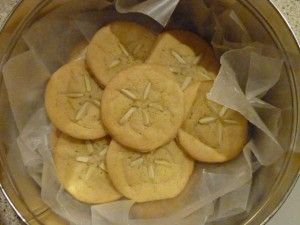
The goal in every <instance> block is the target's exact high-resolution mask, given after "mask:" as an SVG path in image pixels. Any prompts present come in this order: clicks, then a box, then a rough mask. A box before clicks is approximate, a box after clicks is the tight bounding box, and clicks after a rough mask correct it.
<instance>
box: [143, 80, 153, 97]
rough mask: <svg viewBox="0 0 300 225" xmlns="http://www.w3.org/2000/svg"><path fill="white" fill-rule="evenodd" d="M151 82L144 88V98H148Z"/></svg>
mask: <svg viewBox="0 0 300 225" xmlns="http://www.w3.org/2000/svg"><path fill="white" fill-rule="evenodd" d="M150 89H151V83H150V82H149V83H148V84H147V86H146V88H145V90H144V96H143V97H144V99H147V98H148V96H149V93H150Z"/></svg>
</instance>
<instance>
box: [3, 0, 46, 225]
mask: <svg viewBox="0 0 300 225" xmlns="http://www.w3.org/2000/svg"><path fill="white" fill-rule="evenodd" d="M22 2H23V0H18V3H17V4H16V5H15V6H14V7H13V8H12V10H11V12H10V13H9V14H8V15H7V17H6V19H5V20H4V22H3V24H2V25H1V27H0V32H1V31H2V30H3V28H4V27H5V25H6V24H7V22H8V21H9V20H10V18H11V16H12V15H13V14H14V13H15V12H16V10H17V9H18V7H19V6H20V5H21V3H22ZM49 2H50V0H41V1H40V2H39V3H38V4H36V5H35V6H34V7H32V10H31V11H30V12H29V14H28V15H26V17H25V18H23V19H22V20H21V21H20V22H19V24H18V25H17V26H16V28H15V30H14V32H13V33H12V35H11V37H12V39H11V40H10V44H9V45H8V46H7V48H6V49H7V50H10V51H9V54H7V55H4V56H2V57H1V58H0V70H2V66H3V65H2V62H3V60H5V59H6V58H7V57H8V56H9V55H10V53H11V51H12V50H13V47H14V46H15V44H16V42H17V40H16V38H19V36H20V35H19V33H20V31H22V30H23V28H24V27H25V26H26V25H27V24H28V23H29V22H30V21H31V19H32V18H33V17H34V16H35V13H36V12H37V11H40V10H41V9H43V8H44V6H45V5H47V4H48V3H49ZM2 81H3V78H2V76H0V86H1V85H2ZM0 150H1V151H2V149H0ZM0 169H1V168H0ZM2 172H3V173H5V175H6V176H8V178H9V180H12V181H13V178H12V176H11V175H10V172H9V171H2ZM12 185H13V184H12ZM0 191H1V192H2V193H3V195H4V196H5V198H6V199H7V201H8V204H9V205H10V206H11V207H12V209H13V210H14V211H15V213H16V214H17V216H18V217H19V218H20V219H21V220H22V222H23V223H25V224H28V225H29V221H32V220H35V221H36V222H38V221H39V219H38V218H37V216H39V215H34V214H33V213H32V212H31V210H30V209H29V208H28V207H27V204H26V203H25V202H24V201H23V203H22V204H24V206H25V208H27V210H28V211H29V212H30V213H31V214H32V218H29V220H27V219H26V218H25V217H24V216H23V215H22V214H21V212H20V210H18V208H17V206H16V205H15V204H14V202H13V200H12V199H11V197H10V196H9V194H8V193H7V192H6V191H5V189H4V187H3V185H2V183H1V179H0ZM17 191H18V190H17ZM42 213H43V212H42ZM38 223H39V222H38ZM39 224H41V223H39Z"/></svg>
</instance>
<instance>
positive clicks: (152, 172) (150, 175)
mask: <svg viewBox="0 0 300 225" xmlns="http://www.w3.org/2000/svg"><path fill="white" fill-rule="evenodd" d="M148 175H149V177H150V178H151V179H154V177H155V174H154V168H153V166H152V165H149V166H148Z"/></svg>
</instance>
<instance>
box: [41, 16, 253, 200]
mask: <svg viewBox="0 0 300 225" xmlns="http://www.w3.org/2000/svg"><path fill="white" fill-rule="evenodd" d="M80 49H84V48H83V47H82V46H81V47H80ZM85 51H86V53H85V54H84V55H85V57H84V58H82V57H81V58H79V59H76V56H74V54H72V60H71V61H70V62H69V63H68V64H66V65H64V66H62V67H61V68H60V69H59V70H57V71H56V72H55V73H54V74H53V76H52V77H51V79H50V81H49V82H48V85H47V89H46V93H45V105H46V109H47V113H48V116H49V119H50V120H51V122H52V123H53V125H54V126H55V127H56V128H57V131H55V141H54V143H53V145H54V153H53V154H54V162H55V165H56V171H57V175H58V178H59V180H60V182H61V183H62V185H63V186H64V187H65V189H66V190H67V191H68V192H69V193H70V194H72V195H73V196H74V197H75V198H76V199H78V200H80V201H82V202H86V203H92V204H99V203H104V202H110V201H114V200H117V199H119V198H121V197H123V196H124V197H126V198H128V199H132V200H134V201H135V202H147V201H154V200H160V199H167V198H173V197H175V196H177V195H178V194H179V193H180V192H181V191H182V190H183V189H184V187H185V186H186V184H187V182H188V180H189V178H190V176H191V174H192V172H193V168H194V161H195V160H196V161H198V162H209V163H221V162H225V161H228V160H231V159H233V158H234V157H236V156H237V155H238V154H239V153H240V152H241V151H242V149H243V146H244V145H245V143H246V141H247V130H248V127H247V120H246V119H245V118H244V117H243V116H241V115H240V114H239V113H238V112H235V111H233V110H231V109H228V108H226V107H224V106H221V105H218V104H216V103H214V102H211V101H210V100H208V99H207V98H206V94H207V93H208V91H209V90H210V88H211V87H212V85H213V81H214V79H215V77H216V75H217V73H218V69H219V64H218V62H217V61H216V59H215V58H214V54H213V50H212V48H211V47H210V46H209V45H208V44H207V43H206V42H205V41H203V40H202V39H201V38H200V37H198V36H197V35H196V34H193V33H191V32H187V31H180V30H174V31H166V32H164V33H161V34H160V35H158V37H157V35H156V34H154V33H152V32H151V31H149V30H147V29H146V28H144V27H142V26H140V25H138V24H136V23H132V22H126V21H118V22H113V23H111V24H109V25H107V26H105V27H103V28H101V29H100V30H99V31H98V32H97V33H96V34H95V36H94V37H93V39H92V41H91V42H90V44H89V45H88V46H87V47H86V49H85ZM77 54H81V53H80V51H78V52H77ZM75 55H76V54H75ZM74 58H75V60H74Z"/></svg>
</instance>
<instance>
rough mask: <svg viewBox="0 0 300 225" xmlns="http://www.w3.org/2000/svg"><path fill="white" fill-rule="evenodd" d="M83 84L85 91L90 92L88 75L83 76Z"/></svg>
mask: <svg viewBox="0 0 300 225" xmlns="http://www.w3.org/2000/svg"><path fill="white" fill-rule="evenodd" d="M84 84H85V89H86V91H87V92H90V91H91V90H92V87H91V82H90V78H89V75H88V74H87V73H85V74H84Z"/></svg>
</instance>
